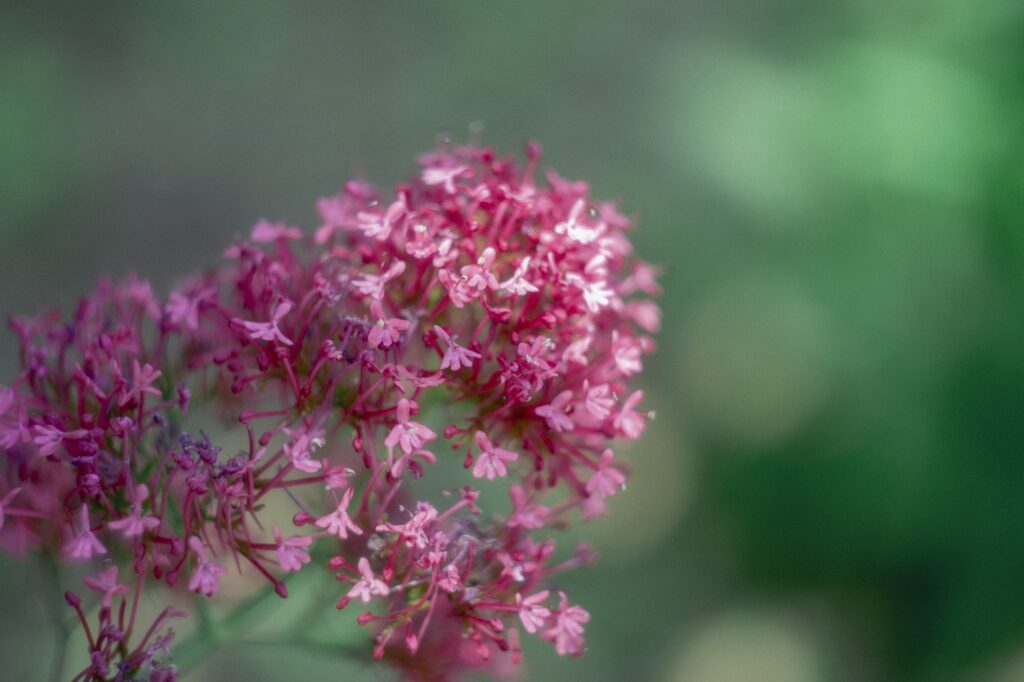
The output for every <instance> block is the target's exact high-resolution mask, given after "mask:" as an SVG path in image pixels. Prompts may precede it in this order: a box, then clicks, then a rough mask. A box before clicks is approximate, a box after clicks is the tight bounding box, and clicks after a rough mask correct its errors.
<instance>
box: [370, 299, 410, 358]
mask: <svg viewBox="0 0 1024 682" xmlns="http://www.w3.org/2000/svg"><path fill="white" fill-rule="evenodd" d="M370 312H371V313H373V316H374V317H376V318H377V322H376V324H374V325H373V326H372V327H371V328H370V335H369V339H368V340H369V342H370V346H372V347H373V348H389V347H390V346H391V345H392V344H394V343H398V340H399V339H400V338H402V332H404V331H405V330H406V329H408V328H409V327H410V326H412V323H411V322H409V321H408V320H402V319H399V318H396V317H388V316H387V315H386V314H385V313H384V308H382V307H381V305H380V301H377V300H374V301H373V302H372V303H370Z"/></svg>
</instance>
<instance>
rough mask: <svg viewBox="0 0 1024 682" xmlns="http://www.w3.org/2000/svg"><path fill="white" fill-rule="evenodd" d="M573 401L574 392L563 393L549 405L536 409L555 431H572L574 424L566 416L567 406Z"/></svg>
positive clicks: (536, 412)
mask: <svg viewBox="0 0 1024 682" xmlns="http://www.w3.org/2000/svg"><path fill="white" fill-rule="evenodd" d="M571 400H572V391H562V392H561V393H559V394H558V396H556V397H555V399H554V400H552V401H551V402H550V403H548V404H547V405H541V406H540V407H537V408H534V410H533V412H534V414H536V415H537V416H538V417H543V418H544V420H545V421H546V422H547V424H548V427H549V428H551V429H552V430H553V431H572V429H573V423H572V419H570V418H569V415H567V414H566V406H567V405H568V404H569V402H570V401H571Z"/></svg>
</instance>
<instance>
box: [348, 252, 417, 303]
mask: <svg viewBox="0 0 1024 682" xmlns="http://www.w3.org/2000/svg"><path fill="white" fill-rule="evenodd" d="M403 272H405V261H402V260H399V261H395V262H394V263H392V264H391V267H390V268H388V269H387V270H386V271H385V272H383V273H381V274H379V275H374V274H372V273H363V274H361V275H360V276H359V279H356V280H353V281H352V287H353V288H354V289H355V290H356V291H358V292H360V293H362V294H364V295H366V296H369V297H370V298H375V299H377V300H378V301H379V300H381V299H382V298H384V287H385V285H387V283H388V282H390V281H391V280H393V279H394V278H396V277H398V276H399V275H401V274H402V273H403Z"/></svg>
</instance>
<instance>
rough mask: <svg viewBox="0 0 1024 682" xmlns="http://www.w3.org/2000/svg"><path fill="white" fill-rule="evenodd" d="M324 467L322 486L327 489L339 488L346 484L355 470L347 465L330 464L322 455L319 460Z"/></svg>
mask: <svg viewBox="0 0 1024 682" xmlns="http://www.w3.org/2000/svg"><path fill="white" fill-rule="evenodd" d="M320 463H321V464H323V467H324V486H325V487H326V488H327V489H328V490H341V489H342V488H344V487H346V486H347V485H348V479H350V478H352V476H354V475H355V473H356V472H355V471H353V470H352V469H350V468H348V467H338V466H331V463H330V461H329V460H328V459H327V458H326V457H324V458H323V459H321V460H320Z"/></svg>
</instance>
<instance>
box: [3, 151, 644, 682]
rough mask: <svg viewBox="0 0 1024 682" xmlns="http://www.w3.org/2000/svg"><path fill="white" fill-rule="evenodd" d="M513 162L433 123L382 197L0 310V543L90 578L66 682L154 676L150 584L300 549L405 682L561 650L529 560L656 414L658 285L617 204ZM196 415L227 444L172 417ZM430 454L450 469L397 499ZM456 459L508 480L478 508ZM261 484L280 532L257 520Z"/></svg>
mask: <svg viewBox="0 0 1024 682" xmlns="http://www.w3.org/2000/svg"><path fill="white" fill-rule="evenodd" d="M526 157H527V160H526V164H525V166H524V167H519V166H517V164H516V163H515V162H514V161H513V160H511V159H501V158H497V157H496V156H495V154H494V152H493V151H492V150H491V149H486V148H477V147H460V146H452V145H450V144H447V143H444V144H442V145H441V146H440V147H439V148H438V149H437V150H436V151H434V152H431V153H429V154H426V155H424V156H422V157H421V158H420V159H419V162H420V164H421V166H422V171H421V172H420V174H419V175H418V177H417V178H416V179H415V180H414V181H411V182H410V183H408V184H404V185H400V186H399V187H397V188H396V190H395V191H394V194H393V195H390V196H387V195H383V194H381V193H380V192H379V191H378V190H377V189H375V188H374V187H372V186H370V185H368V184H366V183H364V182H361V181H350V182H348V183H346V184H345V186H344V188H343V190H342V191H341V193H339V194H338V195H337V196H332V197H328V198H324V199H321V200H320V201H319V203H318V205H317V208H318V211H319V214H320V217H321V220H322V224H321V225H320V226H319V227H318V229H316V230H315V232H314V233H313V234H311V235H307V234H306V233H304V232H303V231H302V230H300V229H299V228H297V227H292V226H289V225H286V224H283V223H271V222H267V221H262V222H260V223H258V224H257V225H256V226H255V227H254V228H253V229H252V231H251V233H250V235H249V238H248V239H244V240H238V241H236V242H235V243H234V244H233V245H231V246H230V247H229V248H228V249H227V250H226V251H225V254H224V256H225V261H226V262H225V265H224V266H223V267H221V268H219V269H217V270H215V271H211V272H208V273H205V274H202V275H198V276H194V277H193V278H191V279H189V280H187V281H186V282H185V284H184V285H183V286H180V287H179V288H177V289H176V290H175V291H173V292H172V293H171V294H170V295H169V297H168V298H167V299H166V300H161V299H160V298H158V296H157V294H156V293H155V292H154V291H153V289H152V288H151V287H150V285H149V284H147V283H146V282H144V281H141V280H139V279H136V278H134V277H132V278H129V279H127V280H126V281H124V282H122V283H117V284H114V283H110V282H103V283H101V284H100V285H99V287H98V288H97V289H96V291H95V292H93V293H92V294H91V295H89V296H87V297H84V298H83V299H82V300H81V302H80V303H79V304H78V307H77V309H76V310H75V311H74V313H73V315H72V316H71V317H70V318H64V317H62V316H61V315H60V314H57V313H49V314H44V315H40V316H36V317H24V318H16V319H13V320H12V322H11V326H12V328H13V330H14V332H15V334H16V335H17V337H18V340H19V342H20V363H21V370H20V372H19V374H18V375H17V377H16V378H15V379H14V380H13V382H12V383H11V384H10V386H9V387H4V386H0V452H3V453H4V457H3V475H2V480H0V543H2V545H3V547H4V548H5V549H7V550H8V551H11V552H15V553H24V552H26V551H31V552H34V553H40V554H43V555H46V556H50V557H54V558H57V559H58V560H59V561H61V562H92V564H88V563H87V565H91V566H93V567H94V568H93V571H92V572H93V575H92V576H90V577H88V578H86V579H85V586H86V587H87V588H88V590H87V591H86V592H83V593H82V594H83V595H87V594H88V595H94V596H91V597H90V596H79V594H78V593H76V592H73V591H68V592H66V593H65V598H66V600H67V603H68V604H69V605H70V607H71V608H72V609H73V610H74V611H75V612H76V613H77V615H78V617H79V619H80V621H81V625H82V627H83V628H84V631H85V635H86V640H87V642H88V647H89V652H88V654H89V664H88V667H87V668H85V669H84V670H81V671H80V672H79V673H78V675H77V677H75V679H76V680H85V679H88V680H115V679H116V680H122V679H151V680H154V681H167V680H173V679H175V678H176V676H177V672H176V668H175V667H174V666H173V665H172V662H171V661H170V660H169V658H168V656H169V653H168V652H169V646H170V641H171V638H172V637H173V630H171V628H170V622H171V620H170V619H171V618H173V617H175V616H179V615H183V614H182V613H181V612H179V611H177V610H176V609H175V608H172V607H168V608H167V609H165V610H164V611H162V612H161V613H160V614H159V615H158V616H157V617H156V619H155V621H154V622H152V623H151V624H149V625H146V626H143V625H142V624H140V623H139V622H137V621H138V620H139V619H138V618H137V612H138V606H139V600H140V598H141V595H142V594H143V591H144V590H147V589H152V586H154V585H157V584H160V583H162V584H164V585H166V586H169V587H172V588H177V589H179V590H182V591H184V590H188V591H191V592H193V593H195V594H196V595H197V598H208V597H214V596H216V595H217V593H218V591H219V589H220V585H221V582H222V581H223V580H225V579H227V578H228V576H229V575H230V574H232V573H235V572H249V573H256V574H260V575H262V577H263V578H265V579H266V580H267V581H268V582H269V583H270V584H271V585H272V586H273V588H274V589H275V590H276V591H277V593H278V594H280V596H281V597H286V596H287V587H286V583H285V577H286V576H287V575H288V574H289V573H292V572H296V571H302V570H309V569H308V568H307V564H310V562H311V561H314V562H317V561H319V563H320V565H323V564H326V566H327V568H328V569H329V570H330V571H331V572H333V573H334V574H335V575H336V577H337V579H338V581H339V589H338V594H337V597H338V601H337V608H338V609H345V608H346V607H349V606H350V605H351V606H353V607H355V606H356V605H358V606H359V607H360V608H365V609H368V610H366V611H364V612H363V613H362V614H361V615H359V616H358V622H359V623H360V624H361V625H364V626H367V627H368V628H370V629H371V630H372V633H373V655H374V656H375V657H376V658H384V659H387V660H389V661H391V662H392V663H394V664H396V665H397V666H399V667H400V668H402V669H404V670H405V671H406V672H407V673H408V675H409V676H410V677H411V678H415V679H444V678H446V676H447V675H451V674H454V673H456V672H458V671H459V670H465V669H469V668H474V667H477V668H479V667H486V666H494V667H497V666H499V665H507V664H508V662H509V661H512V662H515V663H518V662H519V659H520V656H521V650H520V634H519V630H520V629H521V630H523V631H524V632H525V633H527V634H528V635H531V636H537V637H540V638H542V639H544V640H548V641H550V642H551V643H552V644H553V646H554V648H555V650H556V651H557V652H558V653H559V654H561V655H569V656H576V655H579V654H580V653H581V652H582V651H583V648H584V639H583V630H584V625H585V624H586V623H587V621H588V620H589V619H590V614H589V613H588V612H587V611H585V610H584V609H583V608H581V607H579V606H576V605H574V604H572V603H571V602H570V601H569V600H568V598H567V596H566V595H565V594H564V593H563V592H560V591H557V592H556V591H555V590H554V588H553V587H552V586H551V578H552V577H553V576H555V575H557V574H559V573H560V572H562V571H564V570H566V569H569V568H572V567H575V566H578V565H580V564H584V563H587V562H589V561H590V560H591V559H592V553H591V552H590V550H589V549H588V548H587V547H586V546H581V547H579V548H578V549H576V550H575V551H574V552H572V553H570V554H568V555H565V556H560V557H557V558H556V548H555V541H554V540H553V539H551V538H550V537H549V536H544V531H547V530H550V529H558V528H564V527H565V526H567V525H569V524H571V523H573V522H574V521H575V520H577V519H579V518H582V519H584V520H586V519H590V518H593V517H595V516H599V515H601V514H603V513H604V512H605V505H606V501H607V499H608V498H609V497H611V496H613V495H615V494H616V493H618V492H619V491H620V490H621V489H622V487H623V485H624V481H625V469H624V467H623V465H622V464H621V463H620V462H619V461H618V460H617V458H616V456H615V454H614V452H613V450H612V449H610V448H609V445H610V443H611V442H612V441H613V440H614V439H636V438H638V437H639V436H640V435H641V433H642V432H643V430H644V427H645V425H646V422H647V420H648V419H649V416H650V415H648V414H647V413H646V412H643V411H641V409H640V408H641V403H642V401H643V394H642V392H641V391H639V390H635V388H634V387H631V386H630V384H631V382H632V380H633V377H634V376H635V375H636V374H637V373H639V372H640V371H641V368H642V364H641V363H642V360H643V357H644V355H645V354H647V353H649V352H651V350H652V349H653V341H652V339H651V338H650V337H649V336H648V334H652V333H654V332H656V331H657V329H658V326H659V322H660V312H659V309H658V307H657V306H656V305H655V304H654V303H653V302H652V300H651V298H650V297H653V296H655V295H657V293H658V286H657V284H656V282H655V272H654V270H653V268H652V267H651V266H649V265H647V264H645V263H643V262H641V261H639V260H638V259H637V258H636V257H635V256H634V255H633V252H632V249H631V245H630V242H629V240H628V239H627V233H628V232H629V230H630V229H631V222H630V220H629V219H628V218H627V217H625V216H623V215H622V214H621V213H619V212H618V210H617V209H616V206H615V205H614V204H613V203H605V202H599V201H595V200H593V199H591V198H590V197H589V187H588V185H587V184H586V183H584V182H573V181H569V180H566V179H563V178H562V177H560V176H558V175H556V174H555V173H553V172H550V171H549V172H547V173H546V176H545V180H538V178H537V177H536V175H537V164H538V161H539V158H540V152H539V148H538V147H537V146H536V145H535V144H530V145H528V146H527V150H526ZM193 403H194V405H193ZM190 409H192V410H193V411H200V410H208V411H209V413H210V414H215V415H217V416H219V417H220V418H222V419H223V420H224V421H225V423H228V424H234V426H235V427H236V428H238V429H240V430H241V432H242V433H243V434H244V436H245V437H246V438H247V447H244V448H242V449H240V450H238V451H237V452H222V449H221V447H218V446H217V445H216V444H215V443H213V442H211V440H210V439H209V438H208V437H207V436H206V435H205V434H204V433H202V432H200V431H195V430H193V431H192V432H189V431H188V430H187V429H186V424H187V421H188V417H189V411H190ZM446 422H447V423H446ZM432 467H448V470H449V472H452V473H454V472H458V471H460V470H461V468H462V467H464V473H462V474H461V476H462V479H463V482H464V483H465V484H466V485H464V486H463V487H461V488H456V489H455V490H451V491H449V492H448V494H447V496H443V499H439V500H433V501H430V500H424V499H417V496H416V495H415V487H416V484H415V483H413V481H414V480H415V479H419V478H421V477H424V476H427V475H428V473H429V472H430V470H431V468H432ZM455 475H458V474H457V473H456V474H455ZM480 479H487V480H488V481H499V482H501V483H504V484H507V485H506V487H505V491H504V492H503V493H500V494H495V493H491V492H487V493H486V494H487V495H491V496H492V497H495V498H499V497H500V499H494V500H491V499H488V500H486V501H487V502H488V505H487V506H486V507H485V508H487V509H490V508H491V507H492V506H493V507H494V508H496V509H507V511H505V512H504V513H499V512H486V513H485V512H481V508H480V505H478V502H479V503H481V504H482V503H483V502H484V501H485V500H483V499H482V498H481V492H480V490H478V489H477V488H475V487H474V484H476V483H477V482H478V481H480ZM481 487H483V489H484V490H485V491H492V490H497V489H498V488H496V487H495V486H494V484H490V485H486V486H481ZM271 495H286V496H287V497H288V498H290V500H289V501H288V503H289V504H292V505H294V508H295V509H296V512H295V514H294V517H293V518H292V520H291V524H290V527H280V526H286V525H288V524H286V523H281V524H279V525H273V526H272V527H268V526H269V525H270V524H268V523H266V522H265V519H264V520H263V521H261V511H263V510H264V509H265V502H266V501H267V499H266V498H268V496H271ZM506 497H507V501H506V500H505V498H506ZM314 550H316V551H314ZM318 557H323V559H322V560H318ZM86 601H88V602H89V603H93V602H96V601H98V604H97V606H98V610H97V609H96V608H95V607H93V608H87V607H85V606H83V604H84V603H85V602H86ZM90 614H92V615H90Z"/></svg>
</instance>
